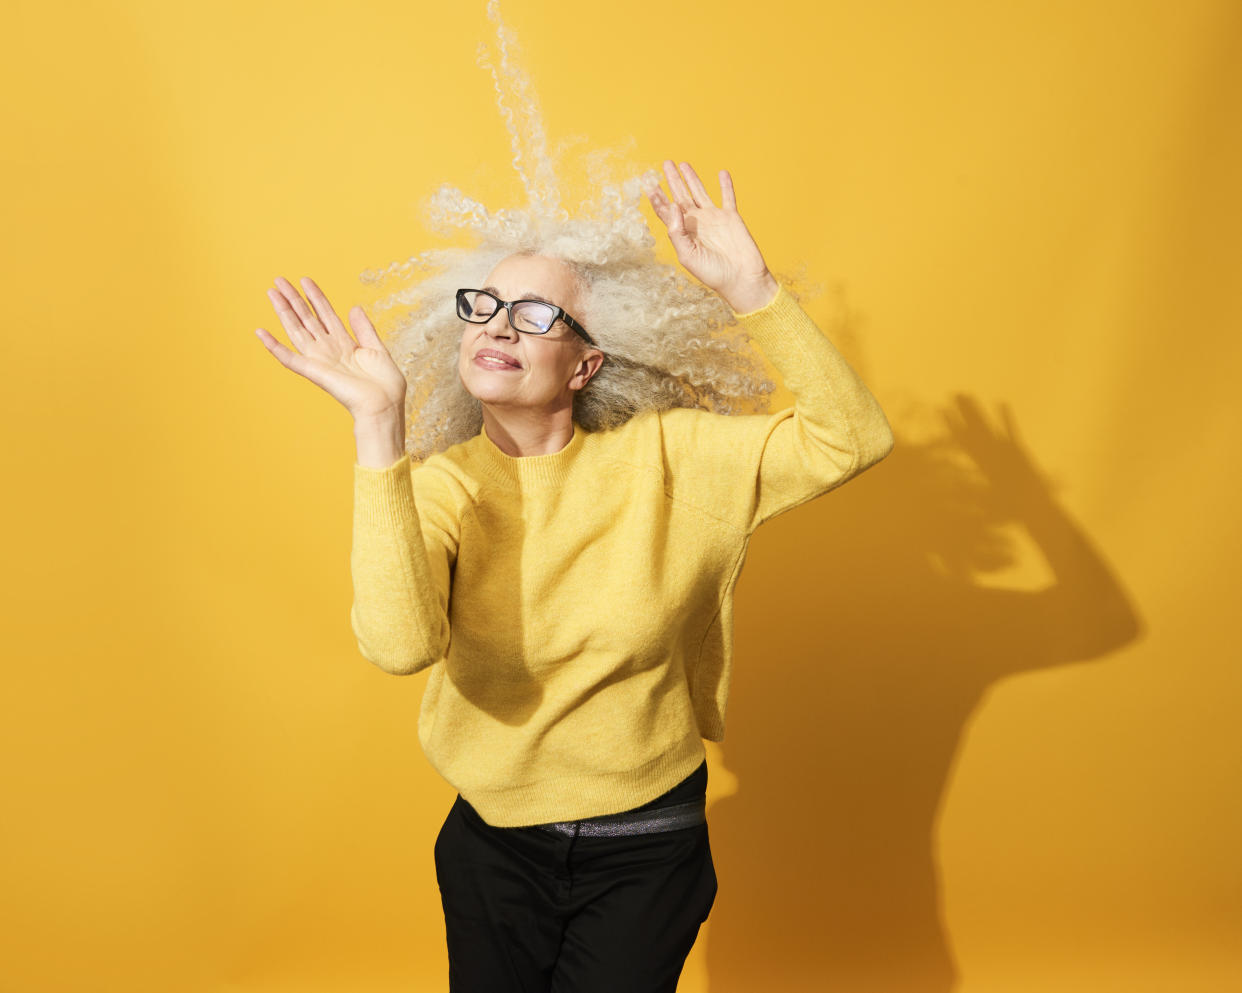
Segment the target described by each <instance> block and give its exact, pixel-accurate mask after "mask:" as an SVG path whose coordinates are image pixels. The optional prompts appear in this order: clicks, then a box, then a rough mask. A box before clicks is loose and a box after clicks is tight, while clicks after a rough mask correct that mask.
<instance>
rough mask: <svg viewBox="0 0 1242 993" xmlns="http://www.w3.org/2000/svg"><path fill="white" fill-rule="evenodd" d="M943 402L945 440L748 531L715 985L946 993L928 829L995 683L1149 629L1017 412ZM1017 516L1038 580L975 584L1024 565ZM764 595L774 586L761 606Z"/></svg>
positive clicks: (953, 975) (710, 963)
mask: <svg viewBox="0 0 1242 993" xmlns="http://www.w3.org/2000/svg"><path fill="white" fill-rule="evenodd" d="M941 416H942V418H943V421H944V425H945V426H947V428H948V430H947V432H946V431H943V430H942V431H941V432H940V434H941V436H940V437H938V438H936V439H935V440H933V441H930V442H926V443H919V442H907V441H903V439H902V437H901V434H900V433H898V439H897V445H896V447H895V449H894V450H893V452H892V454H891V455H889V456H888V458H887V459H886V460H885V461H884V462H883V463H882V464H881V465H880V466H879V467H878V468H877V469H875V470H872V471H869V472H867V473H864V474H863V475H862V476H860V477H858V478H856V479H854V480H851V481H849V482H848V483H847V484H846V485H845V486H843V487H841V488H840V489H838V490H835V491H833V492H832V493H829V494H827V495H826V496H825V497H821V498H820V499H818V500H815V501H813V502H812V503H810V504H808V505H805V506H803V507H802V508H799V509H797V510H795V511H792V512H790V513H788V514H786V515H784V516H782V517H779V518H777V519H776V520H774V521H771V522H769V523H767V524H766V525H764V526H763V528H761V529H760V530H759V532H758V533H757V534H756V536H755V538H754V542H753V544H752V551H751V553H750V555H749V556H748V561H747V564H746V566H745V568H744V570H743V573H742V576H741V578H740V580H739V583H738V598H737V602H738V612H737V615H736V622H737V628H736V634H737V645H738V658H737V662H736V663H735V666H734V670H733V686H732V690H731V693H730V708H729V711H730V712H729V725H728V733H729V739H727V740H726V742H725V749H726V751H725V765H726V766H727V769H726V770H724V772H725V774H726V775H728V774H729V773H732V774H733V775H735V776H736V777H737V781H738V783H739V786H740V792H741V796H740V797H739V798H734V797H731V796H730V797H727V798H725V799H723V800H721V801H718V802H716V803H714V804H713V806H712V810H711V814H710V816H709V822H710V824H711V833H712V847H713V849H714V850H716V851H719V852H728V853H729V854H728V856H727V857H728V870H727V881H725V880H722V883H724V885H727V887H728V891H729V893H731V894H732V899H722V900H719V901H718V902H717V905H716V907H715V908H714V910H713V913H712V916H711V919H710V930H709V931H708V933H707V935H706V938H707V941H708V947H707V950H706V962H707V974H708V976H709V977H710V990H711V993H756V991H760V990H781V991H782V993H800V991H803V990H807V991H810V990H815V991H824V993H836V991H841V993H846V991H848V993H872V991H876V993H879V991H883V993H950V991H951V990H953V989H954V988H955V986H956V980H957V971H956V967H955V964H954V961H953V958H952V952H951V950H950V946H949V943H948V940H947V936H946V934H945V932H944V928H943V924H942V920H941V914H940V907H941V893H940V880H939V878H938V870H937V866H936V862H935V852H934V841H935V836H934V832H935V821H936V817H937V814H938V810H939V805H940V801H941V796H942V794H943V792H944V788H945V784H946V781H947V779H948V774H949V771H950V769H951V768H952V765H953V762H954V760H955V755H956V753H957V749H958V744H959V740H960V736H961V733H962V729H963V727H964V726H965V724H966V722H967V720H968V719H969V718H970V716H971V713H972V711H973V710H974V708H975V707H976V706H977V704H978V703H979V701H980V699H981V698H982V697H983V695H984V693H985V692H986V691H987V690H988V688H989V687H990V686H992V684H994V683H995V682H996V681H997V680H999V679H1002V678H1003V677H1005V676H1009V675H1013V674H1015V673H1021V672H1026V671H1031V670H1034V669H1039V668H1045V667H1051V666H1057V665H1064V664H1068V663H1076V662H1087V661H1091V660H1093V659H1098V658H1100V657H1102V656H1104V655H1106V654H1107V653H1109V652H1111V651H1114V650H1116V649H1117V648H1119V647H1121V646H1123V645H1125V644H1127V643H1128V642H1130V641H1132V640H1134V639H1135V638H1136V637H1137V636H1138V634H1139V633H1140V622H1139V619H1138V617H1137V616H1136V614H1135V612H1134V610H1133V609H1132V608H1131V606H1130V604H1129V601H1128V598H1127V597H1126V595H1125V593H1124V591H1123V590H1122V588H1121V585H1120V583H1119V582H1118V580H1117V578H1116V577H1115V576H1114V575H1113V574H1112V573H1111V572H1110V571H1109V569H1108V567H1107V566H1106V565H1105V564H1104V563H1103V562H1102V561H1101V559H1100V556H1099V555H1098V554H1097V552H1096V551H1095V549H1094V548H1092V546H1091V544H1090V542H1089V541H1088V540H1087V539H1086V537H1085V536H1084V535H1083V534H1082V533H1081V532H1080V531H1079V530H1078V528H1077V527H1075V525H1074V523H1073V522H1072V521H1071V520H1069V518H1068V517H1067V516H1066V514H1065V512H1064V511H1063V510H1062V509H1061V508H1060V507H1059V506H1058V505H1057V503H1056V501H1055V499H1054V498H1053V496H1052V494H1051V492H1050V486H1049V484H1048V482H1047V481H1046V479H1045V478H1044V477H1043V476H1042V475H1041V474H1040V473H1039V472H1038V471H1037V470H1036V469H1035V468H1034V466H1033V464H1032V462H1031V460H1030V458H1029V456H1028V455H1027V453H1026V452H1024V451H1023V449H1022V447H1021V445H1020V444H1019V443H1018V442H1017V440H1016V438H1015V437H1014V430H1013V425H1012V422H1009V423H1008V424H1007V426H1006V427H1005V428H1002V429H1000V430H996V429H994V428H993V427H992V426H991V425H990V424H989V422H988V418H986V417H985V416H984V412H983V410H982V409H981V407H980V405H979V404H978V403H976V402H975V401H974V400H972V399H969V398H967V397H962V396H959V397H958V398H957V399H956V401H955V403H954V404H953V405H952V407H951V408H950V409H949V410H947V411H944V412H942V415H941ZM1006 421H1009V419H1008V417H1006ZM1014 525H1020V526H1022V527H1023V528H1025V530H1026V532H1027V533H1028V534H1029V535H1030V538H1031V539H1033V541H1034V543H1035V545H1036V546H1038V548H1039V550H1040V552H1041V553H1042V554H1043V556H1044V557H1045V558H1046V560H1047V564H1048V566H1049V567H1050V568H1051V572H1052V577H1050V580H1049V583H1050V584H1049V585H1048V586H1047V587H1046V588H1044V589H1041V590H1038V591H1035V592H1024V591H1021V590H1013V589H1001V588H995V587H989V586H985V585H981V583H980V582H979V580H978V578H977V577H979V576H980V575H981V574H982V575H986V574H988V573H995V572H997V571H999V570H1001V569H1004V568H1005V567H1007V566H1010V565H1013V564H1014V559H1015V556H1016V550H1015V547H1014V543H1013V541H1012V540H1010V539H1009V538H1008V537H1007V536H1006V533H1005V529H1007V528H1011V527H1013V526H1014ZM808 533H810V534H813V535H814V536H815V549H816V550H815V552H814V553H813V554H812V555H810V556H808V555H806V554H805V552H806V547H807V542H806V536H807V534H808ZM791 560H792V561H797V562H799V563H800V564H799V566H798V568H797V570H796V574H794V575H791V574H790V573H789V571H788V570H787V569H783V568H782V566H781V565H780V563H788V562H789V561H791ZM1053 577H1054V578H1053ZM748 588H749V591H751V592H749V595H748V593H747V589H748ZM759 589H780V590H781V595H780V597H779V598H776V597H768V598H764V603H763V604H762V606H757V605H756V596H755V593H754V591H756V590H759ZM790 800H794V801H796V808H797V813H796V814H794V815H792V816H785V815H784V813H783V812H784V811H787V810H789V809H790V802H789V801H790ZM747 853H753V854H747ZM723 888H724V886H723V885H722V890H723Z"/></svg>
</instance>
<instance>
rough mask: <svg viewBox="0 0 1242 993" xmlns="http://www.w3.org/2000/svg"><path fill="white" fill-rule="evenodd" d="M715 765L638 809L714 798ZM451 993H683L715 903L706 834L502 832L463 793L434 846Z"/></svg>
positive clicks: (701, 829) (702, 828) (698, 830)
mask: <svg viewBox="0 0 1242 993" xmlns="http://www.w3.org/2000/svg"><path fill="white" fill-rule="evenodd" d="M706 789H707V762H706V760H704V762H703V764H702V765H701V766H699V768H698V769H696V770H695V771H694V772H692V773H691V774H690V775H689V776H687V777H686V778H685V779H684V780H682V781H681V782H680V783H679V784H678V785H677V786H674V787H673V788H672V789H671V790H669V791H668V792H667V793H665V794H664V795H663V796H660V797H657V798H656V799H655V800H652V801H651V802H650V803H645V804H642V805H641V806H639V807H635V808H633V809H634V810H647V809H651V808H655V807H663V806H669V805H672V804H675V803H684V802H686V801H687V800H693V799H695V798H697V797H702V796H704V795H705V793H706ZM435 860H436V880H437V881H438V883H439V885H440V898H441V902H442V903H443V904H444V925H445V933H446V935H447V938H448V956H449V989H450V991H451V993H675V990H676V988H677V979H678V976H680V975H681V970H682V967H683V966H684V965H685V961H686V956H687V955H689V953H690V949H691V948H692V947H693V946H694V942H695V939H696V938H697V937H698V933H699V925H700V924H702V923H703V922H704V921H705V920H707V915H708V913H709V912H710V911H711V908H712V904H713V903H714V902H715V899H716V888H717V885H716V867H715V865H714V864H713V862H712V852H711V844H710V842H709V839H708V833H707V825H706V824H699V825H695V826H693V827H689V828H680V829H677V830H673V831H663V832H657V833H654V834H636V835H622V836H617V837H590V836H570V835H561V834H555V833H552V832H549V831H546V830H544V829H543V828H539V827H533V826H532V827H516V828H498V827H493V826H492V825H490V824H488V823H487V822H485V821H484V820H483V819H482V818H481V817H480V816H479V814H478V812H477V811H476V810H475V809H474V808H473V807H472V806H471V805H470V804H469V803H467V802H466V801H465V800H464V799H462V797H461V796H460V794H459V795H458V797H457V799H456V800H455V801H454V802H453V807H452V809H451V810H450V811H449V814H448V817H447V818H446V820H445V821H444V824H443V826H442V827H441V828H440V833H439V835H438V836H437V838H436V845H435Z"/></svg>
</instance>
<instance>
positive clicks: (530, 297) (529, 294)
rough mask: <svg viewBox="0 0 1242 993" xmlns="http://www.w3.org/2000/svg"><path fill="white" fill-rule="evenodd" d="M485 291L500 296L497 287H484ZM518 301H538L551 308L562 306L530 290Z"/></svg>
mask: <svg viewBox="0 0 1242 993" xmlns="http://www.w3.org/2000/svg"><path fill="white" fill-rule="evenodd" d="M483 289H485V290H486V291H487V292H488V293H493V294H495V295H496V296H500V290H498V289H496V287H494V286H484V287H483ZM517 299H519V300H538V301H539V302H540V303H546V304H547V305H548V306H550V307H559V306H560V304H559V303H553V302H552V301H551V300H549V299H548V298H547V297H541V296H540V295H539V294H538V293H532V292H530V291H529V290H527V291H526V292H525V293H523V294H522V295H521V296H520V297H518V298H517Z"/></svg>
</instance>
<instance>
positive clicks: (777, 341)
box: [734, 289, 894, 474]
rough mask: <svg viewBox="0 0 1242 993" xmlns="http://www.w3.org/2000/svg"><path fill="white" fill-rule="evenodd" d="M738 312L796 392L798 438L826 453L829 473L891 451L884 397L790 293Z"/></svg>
mask: <svg viewBox="0 0 1242 993" xmlns="http://www.w3.org/2000/svg"><path fill="white" fill-rule="evenodd" d="M734 313H735V316H736V317H737V319H738V321H739V322H740V323H741V324H742V326H743V327H744V328H746V331H747V332H748V333H749V334H750V336H751V338H752V340H754V342H755V343H756V344H757V345H758V346H759V348H760V349H761V350H762V351H763V353H764V355H765V356H766V357H767V358H768V359H769V361H771V363H772V364H773V365H774V366H775V367H776V370H777V372H779V373H780V376H781V379H782V380H783V381H784V384H785V386H786V387H787V388H788V389H789V390H790V392H791V393H793V395H794V420H795V422H796V425H797V429H798V430H797V435H798V438H799V439H800V440H801V441H802V442H803V443H804V447H805V448H806V450H807V451H808V453H809V454H812V455H813V454H814V453H815V452H819V453H822V454H823V455H826V456H827V458H828V459H829V461H830V462H831V466H830V467H827V469H826V471H827V472H828V473H829V474H831V473H832V472H833V471H834V470H835V471H838V472H842V473H846V474H853V473H857V472H860V471H862V470H863V469H865V468H866V467H867V466H869V465H873V464H874V463H876V462H878V461H879V460H880V459H882V458H883V457H884V456H885V455H887V454H888V453H889V452H890V451H891V450H892V447H893V441H894V439H893V432H892V429H891V427H890V426H889V423H888V419H887V418H886V417H885V415H884V411H883V410H882V409H881V407H880V404H879V401H878V400H876V398H875V396H874V395H873V394H872V393H871V391H870V390H869V389H868V388H867V386H866V384H865V383H863V381H862V379H861V378H860V377H859V376H858V374H857V373H856V372H855V371H854V369H853V367H851V366H850V364H849V363H848V362H847V361H846V359H845V356H843V355H842V354H841V353H840V352H839V351H838V350H837V347H836V346H835V345H834V344H833V343H832V342H831V341H830V340H829V339H828V337H827V336H826V335H825V334H824V333H823V332H822V331H821V330H820V329H819V327H818V326H817V325H816V324H815V323H814V321H812V319H811V318H810V316H809V315H808V314H807V313H806V312H805V311H804V310H803V309H802V308H801V307H800V306H799V305H798V303H797V301H795V300H794V299H793V297H792V296H791V295H790V294H789V293H788V291H785V290H783V289H782V290H781V291H780V292H777V293H776V295H775V296H774V297H772V298H771V299H770V300H769V301H768V302H767V303H766V304H763V305H761V308H760V309H759V310H757V311H753V312H739V311H736V310H735V312H734Z"/></svg>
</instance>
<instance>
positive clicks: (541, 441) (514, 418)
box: [483, 403, 574, 458]
mask: <svg viewBox="0 0 1242 993" xmlns="http://www.w3.org/2000/svg"><path fill="white" fill-rule="evenodd" d="M483 430H484V431H486V432H487V436H488V438H490V439H491V440H492V443H493V444H494V445H495V446H496V447H497V448H499V449H500V450H501V451H502V452H504V453H505V454H506V455H512V456H514V457H517V458H521V457H524V456H527V455H551V454H552V453H554V452H559V451H560V450H561V449H562V448H564V447H565V446H566V445H568V444H569V442H570V441H571V440H572V439H573V436H574V421H573V408H572V406H564V407H558V408H557V409H556V410H553V411H547V410H539V411H533V410H514V409H508V408H505V407H495V406H492V405H490V404H486V403H485V404H483Z"/></svg>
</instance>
